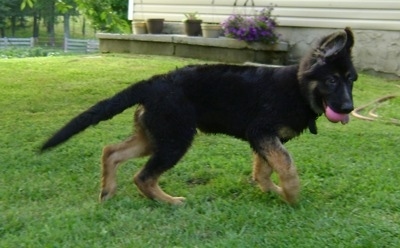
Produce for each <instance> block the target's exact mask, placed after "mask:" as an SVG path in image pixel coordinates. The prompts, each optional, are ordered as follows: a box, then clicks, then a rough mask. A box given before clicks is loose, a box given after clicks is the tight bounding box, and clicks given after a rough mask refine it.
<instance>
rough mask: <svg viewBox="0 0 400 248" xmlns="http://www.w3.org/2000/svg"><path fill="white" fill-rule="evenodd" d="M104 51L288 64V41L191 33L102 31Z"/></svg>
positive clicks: (101, 42)
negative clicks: (267, 41)
mask: <svg viewBox="0 0 400 248" xmlns="http://www.w3.org/2000/svg"><path fill="white" fill-rule="evenodd" d="M97 37H98V38H99V40H100V51H101V52H127V53H136V54H153V55H172V56H180V57H190V58H198V59H209V60H216V61H224V62H231V63H243V62H246V61H252V62H258V63H268V64H285V63H286V55H287V52H288V49H289V46H288V44H287V43H284V42H280V43H277V44H274V45H266V44H260V43H253V44H249V43H246V42H244V41H238V40H235V39H231V38H226V37H219V38H204V37H190V36H186V35H179V34H160V35H153V34H140V35H134V34H130V35H124V34H108V33H99V34H97Z"/></svg>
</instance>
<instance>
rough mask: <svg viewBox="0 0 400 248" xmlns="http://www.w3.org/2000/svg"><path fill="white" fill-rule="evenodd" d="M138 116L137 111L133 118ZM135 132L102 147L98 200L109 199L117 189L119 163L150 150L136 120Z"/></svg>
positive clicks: (147, 140)
mask: <svg viewBox="0 0 400 248" xmlns="http://www.w3.org/2000/svg"><path fill="white" fill-rule="evenodd" d="M138 116H139V111H137V113H136V115H135V117H136V118H135V119H136V120H137V117H138ZM135 126H136V128H135V129H136V134H135V135H133V136H132V137H131V138H129V139H127V140H126V141H124V142H122V143H119V144H114V145H109V146H106V147H104V149H103V155H102V177H101V193H100V196H99V198H100V201H101V202H103V201H105V200H108V199H110V198H111V197H112V196H113V195H114V194H115V192H116V190H117V181H116V173H117V167H118V165H119V164H120V163H122V162H124V161H126V160H128V159H130V158H137V157H142V156H146V155H150V154H151V152H152V148H151V142H150V140H149V138H148V136H147V135H146V133H145V131H144V128H142V126H141V125H140V123H139V122H138V121H136V123H135Z"/></svg>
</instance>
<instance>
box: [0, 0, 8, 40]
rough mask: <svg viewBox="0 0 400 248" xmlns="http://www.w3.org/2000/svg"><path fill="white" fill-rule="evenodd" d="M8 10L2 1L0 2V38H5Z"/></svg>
mask: <svg viewBox="0 0 400 248" xmlns="http://www.w3.org/2000/svg"><path fill="white" fill-rule="evenodd" d="M9 10H10V8H9V7H8V6H7V4H6V3H5V2H3V1H1V2H0V37H5V36H6V24H7V23H6V20H7V17H8V11H9Z"/></svg>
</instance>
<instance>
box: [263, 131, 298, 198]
mask: <svg viewBox="0 0 400 248" xmlns="http://www.w3.org/2000/svg"><path fill="white" fill-rule="evenodd" d="M263 146H264V147H265V149H264V151H265V152H264V154H263V155H262V156H265V157H266V159H267V161H266V163H267V164H268V165H269V166H271V168H272V169H273V170H274V171H275V172H276V173H277V174H278V176H279V181H280V187H277V188H276V187H274V186H273V185H272V186H271V184H270V183H269V182H268V180H265V179H263V180H264V181H266V182H263V183H262V185H263V187H269V189H271V190H273V191H275V192H277V193H278V194H280V195H281V196H282V197H283V199H284V200H285V201H287V202H288V203H290V204H294V203H296V202H297V200H298V197H299V192H300V181H299V177H298V174H297V171H296V167H295V165H294V163H293V160H292V158H291V157H290V155H289V153H288V152H287V150H286V149H285V147H284V146H283V145H282V143H281V142H280V141H279V139H278V138H276V139H275V140H273V141H267V142H265V144H263ZM257 167H259V166H257ZM264 167H265V166H264ZM260 173H264V174H265V175H268V173H270V172H269V171H268V169H265V168H264V169H262V170H259V172H258V174H260ZM258 177H261V176H258Z"/></svg>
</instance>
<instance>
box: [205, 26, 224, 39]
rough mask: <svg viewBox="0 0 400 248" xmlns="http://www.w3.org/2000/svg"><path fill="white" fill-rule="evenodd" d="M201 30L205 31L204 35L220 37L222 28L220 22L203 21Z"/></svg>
mask: <svg viewBox="0 0 400 248" xmlns="http://www.w3.org/2000/svg"><path fill="white" fill-rule="evenodd" d="M201 31H202V33H203V37H206V38H218V37H219V35H220V33H221V31H222V29H221V25H220V24H218V23H202V24H201Z"/></svg>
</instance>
